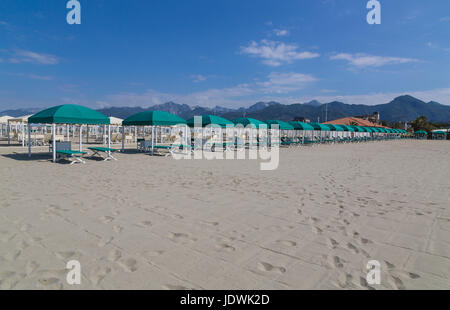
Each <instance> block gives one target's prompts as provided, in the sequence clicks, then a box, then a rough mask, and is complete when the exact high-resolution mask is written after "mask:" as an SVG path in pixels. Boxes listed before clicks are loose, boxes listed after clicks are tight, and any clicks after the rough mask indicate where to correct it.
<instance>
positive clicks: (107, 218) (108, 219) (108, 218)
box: [99, 216, 114, 224]
mask: <svg viewBox="0 0 450 310" xmlns="http://www.w3.org/2000/svg"><path fill="white" fill-rule="evenodd" d="M99 220H100V221H101V222H102V223H103V224H109V223H111V222H112V221H114V218H113V217H112V216H102V217H101V218H99Z"/></svg>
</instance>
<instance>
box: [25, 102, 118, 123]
mask: <svg viewBox="0 0 450 310" xmlns="http://www.w3.org/2000/svg"><path fill="white" fill-rule="evenodd" d="M28 123H29V124H79V125H109V124H110V119H109V117H107V116H106V115H104V114H102V113H100V112H98V111H95V110H92V109H90V108H87V107H83V106H80V105H75V104H65V105H60V106H56V107H52V108H49V109H46V110H43V111H41V112H39V113H36V114H35V115H33V116H30V117H29V118H28Z"/></svg>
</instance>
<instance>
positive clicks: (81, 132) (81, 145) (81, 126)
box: [80, 125, 83, 152]
mask: <svg viewBox="0 0 450 310" xmlns="http://www.w3.org/2000/svg"><path fill="white" fill-rule="evenodd" d="M80 152H83V125H80Z"/></svg>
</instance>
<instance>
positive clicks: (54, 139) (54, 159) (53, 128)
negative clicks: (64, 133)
mask: <svg viewBox="0 0 450 310" xmlns="http://www.w3.org/2000/svg"><path fill="white" fill-rule="evenodd" d="M52 144H53V147H52V151H53V162H54V163H56V124H52Z"/></svg>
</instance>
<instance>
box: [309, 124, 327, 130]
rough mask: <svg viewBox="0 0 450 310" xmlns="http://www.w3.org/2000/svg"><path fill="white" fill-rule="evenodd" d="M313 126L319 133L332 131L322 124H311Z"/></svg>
mask: <svg viewBox="0 0 450 310" xmlns="http://www.w3.org/2000/svg"><path fill="white" fill-rule="evenodd" d="M310 125H311V126H313V128H314V130H319V131H330V127H328V126H327V125H325V124H321V123H310Z"/></svg>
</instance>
